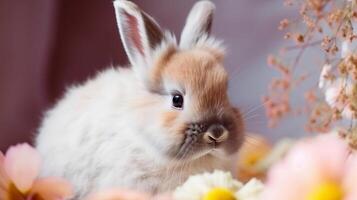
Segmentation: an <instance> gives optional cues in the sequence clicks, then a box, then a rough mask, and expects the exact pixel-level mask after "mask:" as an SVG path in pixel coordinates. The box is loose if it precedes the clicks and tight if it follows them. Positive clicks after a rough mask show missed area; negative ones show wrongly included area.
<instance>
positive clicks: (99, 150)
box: [36, 1, 226, 199]
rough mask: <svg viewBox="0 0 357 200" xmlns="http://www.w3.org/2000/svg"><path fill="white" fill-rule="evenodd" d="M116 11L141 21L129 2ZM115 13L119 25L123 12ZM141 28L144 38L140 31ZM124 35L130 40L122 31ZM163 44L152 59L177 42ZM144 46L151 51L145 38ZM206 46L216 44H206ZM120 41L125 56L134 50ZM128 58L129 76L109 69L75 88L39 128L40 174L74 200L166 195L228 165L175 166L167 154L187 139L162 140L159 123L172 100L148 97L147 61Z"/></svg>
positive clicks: (212, 161) (204, 161) (207, 159)
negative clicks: (70, 188)
mask: <svg viewBox="0 0 357 200" xmlns="http://www.w3.org/2000/svg"><path fill="white" fill-rule="evenodd" d="M114 5H115V9H116V11H117V9H126V11H127V12H129V13H131V14H133V15H135V16H136V17H137V18H139V19H138V20H139V21H140V17H141V16H140V15H139V14H138V8H137V7H136V6H133V4H132V3H130V2H127V1H115V2H114ZM116 13H117V17H118V20H120V19H121V16H120V13H119V12H118V11H117V12H116ZM118 13H119V14H118ZM119 24H120V23H119ZM139 26H141V27H140V31H141V32H142V30H143V29H142V28H143V27H142V26H143V24H139ZM119 28H120V30H121V31H120V33H121V35H122V36H123V35H125V31H123V30H122V29H125V26H124V27H122V26H121V25H119ZM145 34H146V33H145ZM165 37H166V40H165V41H166V42H165V41H163V43H162V44H161V45H160V46H159V47H158V48H156V49H154V50H150V49H148V48H147V46H145V48H147V51H149V53H148V54H150V55H149V56H151V58H150V59H154V58H155V57H156V56H158V55H159V54H160V52H161V51H162V50H164V49H165V44H166V46H167V45H168V44H172V43H173V42H175V39H174V37H171V36H168V35H167V34H166V36H165ZM142 39H143V41H144V42H146V44H148V43H147V41H145V40H146V39H147V37H146V36H144V37H143V38H142ZM202 41H203V40H202ZM202 41H201V42H202ZM205 41H207V44H208V45H213V44H216V46H217V44H218V43H214V42H213V43H212V41H213V40H210V39H207V38H206V39H205ZM123 42H124V45H125V49H126V50H128V48H132V47H130V46H128V45H130V44H128V43H125V41H123ZM211 43H212V44H211ZM213 46H214V45H213ZM216 46H214V47H216ZM217 47H218V46H217ZM129 59H130V61H131V63H132V65H133V66H132V68H131V69H127V68H118V69H115V68H110V69H108V70H106V71H104V72H101V73H100V74H99V75H97V76H96V77H95V78H94V79H90V80H88V81H87V82H86V83H84V84H83V85H79V86H75V87H72V88H70V89H69V90H68V91H67V93H66V95H65V96H64V98H63V99H62V100H60V101H59V102H58V103H57V104H56V106H55V107H54V108H53V109H52V110H50V111H49V112H47V113H46V115H45V117H44V120H43V123H42V126H41V127H40V129H39V134H38V137H37V138H36V145H37V149H38V150H39V152H40V153H41V155H42V157H43V170H42V175H43V176H59V177H64V178H66V179H68V180H69V181H71V182H72V183H73V185H74V187H75V190H76V196H75V197H73V199H81V198H83V197H84V196H85V195H87V194H88V193H89V192H91V191H92V192H93V191H96V190H100V189H103V188H112V187H122V188H123V187H124V188H132V189H139V190H143V191H147V192H152V193H156V192H162V191H167V190H170V189H173V188H175V187H176V186H177V185H178V184H180V183H182V182H183V181H184V180H185V179H186V178H187V177H188V176H189V175H191V174H195V173H200V172H203V171H207V170H212V169H214V168H221V167H223V164H224V163H226V162H224V161H223V160H222V159H218V158H217V157H213V156H210V155H207V156H204V157H202V158H198V159H196V160H194V161H190V162H177V161H172V160H170V159H168V157H167V156H165V155H164V153H163V152H165V151H166V150H168V149H170V148H171V147H172V146H173V145H177V143H179V142H180V141H181V140H182V138H178V137H183V136H177V135H170V134H167V133H165V131H164V129H163V128H162V124H160V123H161V121H160V120H158V119H159V118H160V114H161V113H162V110H168V109H170V108H171V104H170V103H171V102H170V101H171V97H170V96H165V95H158V94H154V93H151V92H149V91H148V90H147V88H146V85H145V81H143V77H142V76H141V75H138V74H141V73H144V74H145V72H143V71H146V70H143V71H142V70H137V69H143V68H144V67H145V66H144V65H146V64H147V63H145V62H146V61H147V60H146V61H145V62H143V59H141V61H138V60H137V59H139V58H138V56H130V55H129ZM142 99H145V100H147V99H149V100H150V101H152V104H151V106H141V105H140V100H142ZM163 102H164V103H163Z"/></svg>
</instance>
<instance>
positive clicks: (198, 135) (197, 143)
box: [171, 123, 229, 160]
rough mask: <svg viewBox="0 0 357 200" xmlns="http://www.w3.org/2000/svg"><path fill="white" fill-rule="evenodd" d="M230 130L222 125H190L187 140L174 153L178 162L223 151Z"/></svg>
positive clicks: (186, 134) (186, 132)
mask: <svg viewBox="0 0 357 200" xmlns="http://www.w3.org/2000/svg"><path fill="white" fill-rule="evenodd" d="M228 135H229V132H228V130H227V129H226V128H225V127H224V126H223V125H220V124H211V125H210V126H207V125H206V124H198V123H195V124H190V125H188V126H187V129H186V130H185V138H184V140H183V141H182V143H181V144H180V145H179V146H178V148H177V151H175V153H172V154H171V155H172V156H173V158H174V159H176V160H195V159H198V158H201V157H203V156H206V155H208V154H211V153H212V152H214V151H218V150H223V148H222V147H223V146H224V144H225V141H226V139H227V138H228Z"/></svg>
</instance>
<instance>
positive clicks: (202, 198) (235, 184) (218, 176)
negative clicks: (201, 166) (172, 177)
mask: <svg viewBox="0 0 357 200" xmlns="http://www.w3.org/2000/svg"><path fill="white" fill-rule="evenodd" d="M262 187H263V184H262V183H261V182H260V181H258V180H256V179H253V180H251V181H249V182H248V183H247V184H246V185H245V186H243V184H242V183H241V182H239V181H237V180H235V179H233V177H232V175H231V173H229V172H223V171H218V170H216V171H214V172H213V173H204V174H199V175H195V176H191V177H189V178H188V180H187V181H186V182H185V183H184V184H183V185H182V186H180V187H178V188H177V189H176V190H175V191H174V194H173V196H174V199H175V200H206V199H209V200H220V199H236V200H255V199H258V195H259V194H260V192H261V191H262ZM220 195H222V196H220Z"/></svg>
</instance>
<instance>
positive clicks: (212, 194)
mask: <svg viewBox="0 0 357 200" xmlns="http://www.w3.org/2000/svg"><path fill="white" fill-rule="evenodd" d="M202 200H237V199H236V198H235V197H234V194H233V192H232V191H230V190H228V189H226V188H213V189H212V190H210V191H209V192H207V193H206V194H205V195H204V197H203V199H202Z"/></svg>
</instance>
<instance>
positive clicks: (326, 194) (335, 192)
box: [307, 182, 344, 200]
mask: <svg viewBox="0 0 357 200" xmlns="http://www.w3.org/2000/svg"><path fill="white" fill-rule="evenodd" d="M343 196H344V195H343V188H342V187H341V186H340V185H339V184H336V183H334V182H326V183H323V184H321V185H318V186H317V187H316V188H314V189H313V190H312V191H311V193H310V194H309V195H308V197H307V200H342V199H343Z"/></svg>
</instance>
